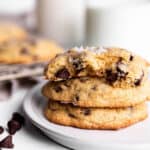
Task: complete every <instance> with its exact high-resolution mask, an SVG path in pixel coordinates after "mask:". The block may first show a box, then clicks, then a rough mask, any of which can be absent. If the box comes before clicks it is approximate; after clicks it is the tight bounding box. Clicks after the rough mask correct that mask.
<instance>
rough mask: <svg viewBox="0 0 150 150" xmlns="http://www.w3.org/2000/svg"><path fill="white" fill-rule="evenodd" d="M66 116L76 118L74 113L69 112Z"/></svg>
mask: <svg viewBox="0 0 150 150" xmlns="http://www.w3.org/2000/svg"><path fill="white" fill-rule="evenodd" d="M68 116H69V117H71V118H76V116H75V115H74V114H71V113H69V114H68Z"/></svg>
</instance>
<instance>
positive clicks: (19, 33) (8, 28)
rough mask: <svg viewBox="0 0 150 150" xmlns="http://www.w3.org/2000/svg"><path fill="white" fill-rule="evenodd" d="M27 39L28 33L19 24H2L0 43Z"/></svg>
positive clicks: (0, 27)
mask: <svg viewBox="0 0 150 150" xmlns="http://www.w3.org/2000/svg"><path fill="white" fill-rule="evenodd" d="M26 37H27V32H26V31H25V30H24V29H23V28H21V27H20V26H18V25H17V24H14V23H10V22H0V43H1V42H6V41H8V40H12V39H17V40H22V39H25V38H26Z"/></svg>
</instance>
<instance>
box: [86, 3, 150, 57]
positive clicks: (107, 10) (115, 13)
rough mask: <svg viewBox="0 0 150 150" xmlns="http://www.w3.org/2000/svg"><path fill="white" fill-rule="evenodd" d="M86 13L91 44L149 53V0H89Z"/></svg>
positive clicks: (88, 40) (88, 39) (87, 41)
mask: <svg viewBox="0 0 150 150" xmlns="http://www.w3.org/2000/svg"><path fill="white" fill-rule="evenodd" d="M86 16H87V17H86V44H87V45H89V46H93V45H104V46H118V47H124V48H129V49H133V50H134V51H136V52H138V53H140V54H141V53H142V54H144V55H147V54H148V49H150V44H149V43H150V42H149V39H150V1H149V0H104V1H103V0H88V4H87V15H86ZM144 50H145V51H144Z"/></svg>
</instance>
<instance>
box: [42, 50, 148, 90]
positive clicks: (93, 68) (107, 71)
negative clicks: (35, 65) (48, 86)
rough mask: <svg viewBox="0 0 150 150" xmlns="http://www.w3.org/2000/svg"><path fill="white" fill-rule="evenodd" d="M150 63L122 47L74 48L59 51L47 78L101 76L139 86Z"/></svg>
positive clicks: (122, 84) (117, 84) (121, 84)
mask: <svg viewBox="0 0 150 150" xmlns="http://www.w3.org/2000/svg"><path fill="white" fill-rule="evenodd" d="M148 67H149V63H148V62H147V61H146V60H144V59H142V58H141V57H139V56H137V55H135V54H132V53H131V52H129V51H127V50H125V49H121V48H104V47H91V48H85V49H84V48H73V49H72V50H69V51H67V52H65V53H64V54H60V55H57V56H56V57H55V58H54V59H53V60H51V61H50V63H49V65H48V66H47V68H46V69H45V75H46V77H47V79H50V80H53V81H58V80H67V79H69V78H77V77H84V76H90V77H95V76H96V77H98V78H103V79H104V80H105V82H106V83H107V84H109V85H112V86H114V87H123V88H124V87H125V88H128V87H137V86H140V85H141V84H142V83H143V82H144V80H145V79H146V78H147V74H148V73H147V72H148Z"/></svg>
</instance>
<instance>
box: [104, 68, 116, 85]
mask: <svg viewBox="0 0 150 150" xmlns="http://www.w3.org/2000/svg"><path fill="white" fill-rule="evenodd" d="M117 78H118V74H117V73H113V72H112V70H111V69H107V70H106V81H107V82H109V83H110V84H112V83H114V82H115V81H116V80H117Z"/></svg>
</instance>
